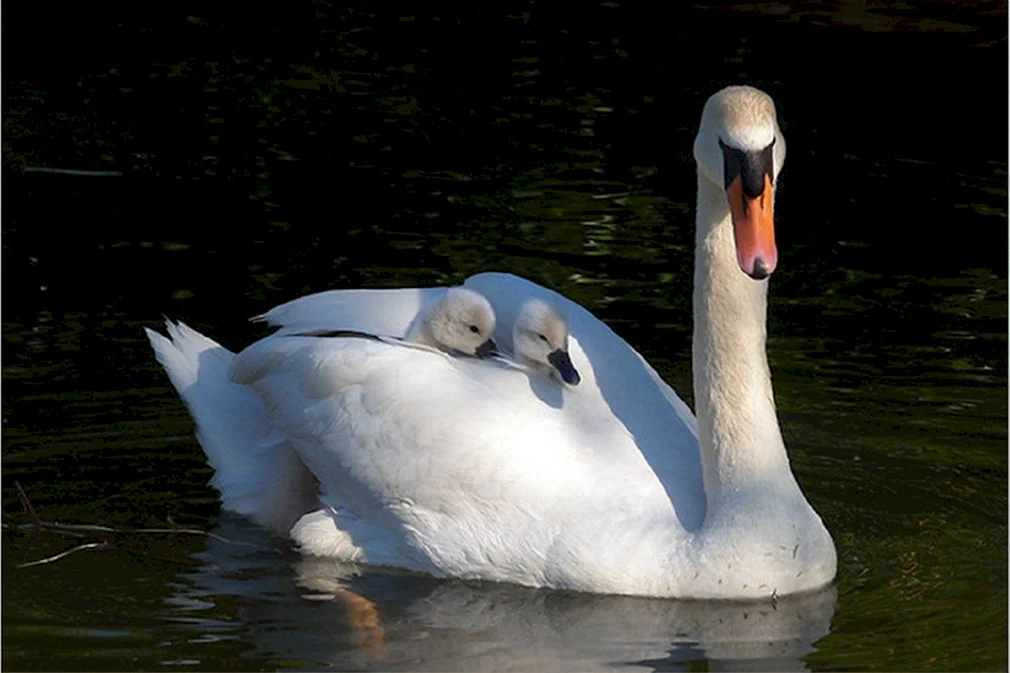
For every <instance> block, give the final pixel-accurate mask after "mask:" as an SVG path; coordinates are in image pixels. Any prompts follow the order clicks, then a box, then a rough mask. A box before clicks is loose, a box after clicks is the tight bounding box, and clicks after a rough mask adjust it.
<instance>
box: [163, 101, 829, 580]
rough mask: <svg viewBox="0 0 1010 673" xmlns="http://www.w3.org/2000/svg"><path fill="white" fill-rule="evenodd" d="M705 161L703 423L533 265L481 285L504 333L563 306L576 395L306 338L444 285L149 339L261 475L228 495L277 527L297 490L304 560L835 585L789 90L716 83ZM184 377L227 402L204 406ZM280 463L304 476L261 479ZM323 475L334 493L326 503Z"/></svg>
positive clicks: (228, 448) (337, 295) (403, 323)
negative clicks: (791, 404) (790, 348)
mask: <svg viewBox="0 0 1010 673" xmlns="http://www.w3.org/2000/svg"><path fill="white" fill-rule="evenodd" d="M694 155H695V159H696V161H697V164H698V209H697V231H696V256H695V274H694V341H693V367H694V385H695V400H696V404H697V412H698V416H697V421H695V419H694V417H693V416H692V415H691V413H690V411H689V410H688V409H687V407H686V405H684V403H683V402H682V401H681V400H680V398H679V397H677V395H676V393H674V392H673V391H672V390H671V389H670V388H669V386H667V385H666V384H665V383H664V382H663V381H662V380H661V379H660V378H659V376H658V375H657V374H656V372H655V371H654V370H653V369H652V368H651V367H650V366H649V365H648V363H646V362H645V360H644V359H643V358H642V357H641V356H640V355H639V354H638V353H637V352H635V350H634V349H633V348H631V347H630V346H629V345H628V344H627V343H626V342H624V341H623V340H622V339H621V338H620V337H618V336H617V335H616V334H614V333H613V332H612V331H610V330H609V328H607V327H606V325H604V324H603V323H601V322H600V321H599V320H597V319H595V318H594V317H593V316H592V315H591V314H590V313H589V312H588V311H586V310H585V309H584V308H582V307H581V306H579V305H578V304H575V303H574V302H570V301H568V300H566V299H565V298H563V297H561V296H560V295H558V294H556V293H553V292H551V291H549V290H547V289H545V288H542V287H540V286H537V285H535V284H533V283H530V282H529V281H525V280H523V279H520V278H516V277H514V276H509V275H505V274H480V275H478V276H474V277H472V278H470V279H468V280H467V281H466V283H465V286H466V287H469V288H471V289H474V290H476V291H478V292H480V293H481V294H482V295H484V296H485V297H486V298H487V299H488V300H489V301H490V302H491V304H492V306H493V307H494V311H495V313H496V317H497V331H496V334H495V338H496V340H500V343H503V344H505V345H506V347H512V346H513V345H514V344H512V343H511V340H512V336H513V335H512V333H511V332H512V329H510V328H514V326H515V321H516V317H517V315H518V313H519V311H520V309H521V306H522V305H523V304H524V303H525V302H526V301H528V300H529V299H530V297H536V298H540V299H543V300H546V301H548V302H549V303H554V304H555V305H558V306H561V307H563V308H564V310H565V311H566V312H567V313H568V316H569V318H570V334H569V340H570V343H569V346H570V354H571V361H572V364H573V366H574V367H575V368H576V369H577V370H578V372H579V373H580V374H581V375H582V376H581V378H582V381H581V383H580V385H579V386H578V387H566V388H560V389H559V392H558V394H559V395H560V403H558V404H545V402H544V400H543V399H541V397H540V396H538V395H537V394H536V391H535V390H534V389H533V388H532V387H531V386H530V385H529V379H528V377H526V376H525V375H524V374H523V373H522V372H520V371H516V370H513V369H509V368H503V367H496V366H493V365H492V364H491V363H488V362H485V361H482V360H475V359H468V358H447V357H445V356H443V355H438V354H432V353H419V352H416V351H411V350H410V349H404V348H396V347H395V346H394V345H391V344H387V343H382V342H377V341H371V340H363V339H297V338H291V337H290V335H291V334H293V333H295V332H296V331H297V330H304V329H325V328H328V327H331V328H339V329H360V330H365V331H370V330H379V331H382V332H384V333H389V334H404V333H406V330H407V329H409V326H410V324H411V322H412V321H413V320H414V319H415V318H416V316H417V315H418V314H419V313H420V312H421V311H422V310H423V309H424V307H425V306H427V305H428V304H430V303H431V302H432V301H436V300H437V298H438V297H439V296H441V294H442V293H444V292H445V290H444V289H442V288H425V289H419V290H399V291H381V290H374V291H369V290H357V291H333V292H329V293H320V294H318V295H311V296H309V297H304V298H302V299H299V300H295V301H294V302H289V304H285V305H283V306H281V307H278V308H277V309H274V310H273V311H271V312H268V313H267V314H265V316H263V317H264V319H266V320H267V321H269V322H271V323H272V324H275V325H278V326H279V327H280V328H281V329H280V330H279V331H278V333H277V334H276V335H274V336H271V337H267V338H266V339H264V340H262V341H260V342H258V343H257V344H254V345H253V346H251V347H250V348H249V349H246V351H243V352H242V353H240V354H239V355H238V356H232V355H231V354H230V353H227V351H224V353H222V352H221V351H223V349H220V347H219V346H217V345H216V344H213V342H210V341H209V340H207V339H206V338H205V337H202V336H200V335H196V336H193V335H192V334H185V335H178V329H177V330H176V331H177V334H173V335H172V336H173V342H168V340H165V339H164V338H163V337H159V338H161V339H162V340H163V342H167V343H168V344H169V345H172V346H173V347H174V348H176V353H172V354H170V355H166V353H167V351H168V347H167V346H166V345H165V343H161V342H159V343H156V344H155V348H156V350H158V349H159V345H160V346H161V350H159V351H158V352H159V360H161V361H162V363H163V364H165V365H166V369H168V370H169V374H170V376H172V375H173V368H175V369H176V370H177V371H183V370H185V371H189V372H192V373H191V374H190V375H188V377H180V376H178V375H177V376H174V377H173V383H175V384H176V388H177V389H179V390H180V392H181V394H182V395H183V397H184V398H185V399H186V400H187V403H188V404H189V406H190V409H191V411H192V412H193V415H194V418H195V419H196V421H197V425H198V427H199V428H200V432H202V433H203V434H204V435H208V434H209V433H207V432H204V428H203V424H204V423H207V424H209V425H214V424H216V425H215V427H218V428H220V429H221V432H219V433H218V434H220V435H221V436H222V438H224V439H223V440H222V441H217V439H216V438H211V439H210V440H208V441H213V442H216V444H215V447H216V448H215V449H214V450H213V451H212V450H211V449H208V448H207V444H204V448H205V449H207V453H208V456H209V457H211V462H212V463H214V461H215V459H214V457H213V455H212V454H213V453H218V454H227V456H228V461H224V462H227V463H229V464H230V463H236V464H239V465H240V467H242V468H245V469H246V472H244V473H242V474H241V475H239V476H236V477H235V478H229V477H227V476H226V475H225V476H222V468H218V467H217V465H215V468H216V469H217V471H218V476H216V477H215V478H216V479H217V482H216V485H217V486H218V487H219V488H221V489H222V500H223V501H224V502H225V506H226V507H228V506H229V505H228V503H229V502H230V501H233V502H234V501H235V498H230V495H229V492H228V490H227V488H231V487H234V488H235V490H236V492H238V491H240V490H242V489H244V491H243V493H244V494H245V495H247V496H249V498H248V499H247V501H246V502H245V503H243V504H244V506H245V513H249V515H250V516H252V517H253V518H254V519H256V520H259V521H267V522H269V520H270V519H271V515H270V512H271V508H272V507H276V508H278V509H281V505H280V504H278V503H280V502H282V501H284V499H285V498H287V499H288V500H289V501H298V504H297V505H296V506H291V507H289V508H288V510H287V514H286V517H276V519H277V520H278V521H285V520H290V518H292V516H293V514H295V513H297V512H298V511H302V512H307V513H306V514H305V515H304V516H302V517H301V518H300V519H299V521H298V523H297V524H296V525H295V526H294V528H293V529H292V531H291V535H292V537H293V538H294V539H295V540H296V541H297V542H298V543H299V544H300V545H301V547H302V549H303V551H304V552H305V553H307V554H314V555H320V556H333V557H336V558H340V559H344V560H351V561H359V562H366V563H372V564H377V565H388V566H398V567H404V568H408V569H413V570H418V571H424V572H430V573H433V574H436V575H440V576H453V577H467V578H479V579H488V580H501V581H508V582H516V583H520V584H526V585H532V586H546V587H558V588H568V589H576V590H583V591H591V592H598V593H619V594H635V595H649V596H660V597H683V598H689V597H690V598H725V599H747V598H761V597H768V596H774V595H785V594H788V593H796V592H802V591H807V590H813V589H816V588H818V587H821V586H823V585H825V584H827V583H829V582H830V581H831V580H832V579H833V578H834V575H835V567H836V558H835V548H834V544H833V542H832V540H831V536H830V535H829V533H828V531H827V529H826V528H825V527H824V525H823V523H822V522H821V520H820V518H819V517H818V516H817V514H816V512H814V510H813V509H812V508H811V506H810V505H809V503H808V502H807V501H806V499H805V497H804V496H803V493H802V492H801V491H800V488H799V486H798V485H797V483H796V480H795V478H794V476H793V474H792V471H791V469H790V466H789V459H788V456H787V454H786V450H785V446H784V443H783V441H782V437H781V433H780V431H779V426H778V422H777V418H776V414H775V405H774V400H773V393H772V387H771V378H770V373H769V369H768V363H767V359H766V354H765V320H766V319H765V316H766V301H767V285H768V283H767V277H768V275H769V274H770V273H771V272H772V271H773V270H774V268H775V264H776V249H775V243H774V229H773V217H772V216H773V194H774V189H775V185H776V182H777V178H778V174H779V171H780V170H781V167H782V162H783V159H784V156H785V141H784V139H783V138H782V135H781V132H780V131H779V128H778V125H777V122H776V115H775V108H774V104H773V102H772V100H771V99H770V98H769V97H768V96H767V95H766V94H764V93H762V92H760V91H758V90H756V89H753V88H750V87H729V88H727V89H724V90H722V91H720V92H719V93H717V94H715V95H714V96H712V97H711V98H710V99H709V100H708V102H707V103H706V104H705V108H704V111H703V114H702V121H701V127H700V129H699V132H698V135H697V138H696V141H695V148H694ZM194 334H195V333H194ZM151 338H152V343H155V338H154V336H152V337H151ZM180 338H181V339H182V340H181V341H180ZM200 339H203V340H204V341H202V342H201V341H199V340H200ZM207 342H209V343H207ZM210 344H213V346H211V345H210ZM215 347H216V349H217V350H216V349H215ZM208 353H213V354H216V355H214V356H213V357H211V361H213V360H214V358H218V359H222V361H223V360H225V359H226V360H228V367H229V368H230V370H231V372H232V375H233V376H234V379H235V381H240V382H242V384H243V385H238V384H236V383H234V382H230V381H227V380H225V378H226V377H224V376H222V373H221V372H222V370H221V368H220V367H212V368H207V369H206V376H205V370H204V367H203V366H202V361H203V359H205V358H207V357H208V355H207V354H208ZM173 358H174V359H173ZM166 363H167V364H166ZM187 367H188V369H186V368H187ZM177 378H178V379H180V382H181V383H183V384H185V383H187V381H190V382H191V383H192V387H193V388H195V389H197V390H201V389H204V390H208V391H209V390H218V389H219V390H221V391H224V390H227V391H228V395H218V396H216V398H215V399H214V400H209V399H206V398H207V397H208V396H207V395H204V396H202V397H201V398H200V400H199V401H194V400H196V398H197V397H198V396H197V395H193V394H189V395H188V396H187V393H189V392H190V391H189V389H188V388H186V387H180V384H179V383H177V382H176V379H177ZM251 391H255V398H256V399H255V402H254V403H253V402H249V400H250V398H249V397H248V395H249V394H250V392H251ZM221 400H224V402H222V401H221ZM215 404H217V405H218V406H219V410H220V412H221V413H218V414H214V413H211V412H212V406H213V405H215ZM236 414H239V415H242V414H245V415H250V416H253V417H255V419H256V423H257V424H258V425H257V427H263V428H266V430H264V431H263V432H259V431H257V432H258V434H257V433H253V434H252V435H251V436H249V437H248V438H247V439H248V440H249V443H251V444H254V445H255V446H256V447H259V448H258V449H257V450H256V451H246V450H245V448H244V447H243V446H242V445H241V444H239V443H235V442H233V441H231V440H234V439H241V438H240V437H231V438H228V437H225V435H227V433H228V431H229V429H230V428H232V427H233V425H232V424H231V423H230V422H229V419H228V417H229V416H232V415H236ZM201 419H203V422H202V421H201ZM250 427H252V426H251V425H250ZM225 440H227V441H225ZM203 442H204V440H203V439H201V443H203ZM229 442H230V443H229ZM263 447H267V448H263ZM270 461H275V462H281V463H284V464H289V463H290V464H291V465H302V464H303V465H304V466H305V468H307V470H306V469H305V468H302V469H301V471H299V470H298V469H291V470H290V471H289V473H285V472H284V471H283V470H277V471H276V472H275V473H273V474H268V472H269V469H268V468H269V462H270ZM218 462H222V461H218ZM250 463H251V464H253V467H252V468H249V464H250ZM260 463H262V465H263V466H264V467H257V466H259V465H260ZM229 469H232V468H231V467H229V465H226V466H225V467H224V468H223V470H224V471H228V470H229ZM234 469H235V470H236V474H238V472H237V470H238V469H239V467H236V468H234ZM306 475H310V476H306ZM316 481H318V497H317V499H318V502H319V503H320V504H322V505H323V507H321V508H318V509H314V510H313V511H309V510H310V509H313V501H312V497H308V496H305V494H306V492H307V491H309V490H311V489H312V488H314V487H315V486H316ZM222 484H224V485H225V487H224V488H222ZM239 487H241V489H240V488H239ZM252 494H258V497H259V500H258V501H257V500H256V498H255V497H253V495H252ZM276 494H282V495H276ZM282 496H283V497H282ZM293 496H305V497H303V498H301V499H299V498H297V497H293ZM229 508H231V509H234V510H235V511H243V510H242V509H241V508H240V507H229ZM275 525H278V524H276V523H275Z"/></svg>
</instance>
